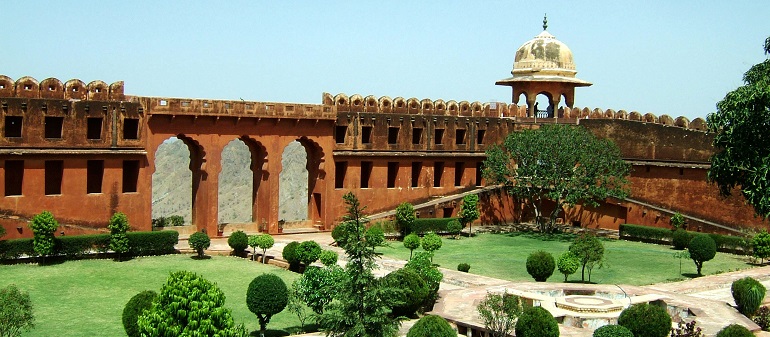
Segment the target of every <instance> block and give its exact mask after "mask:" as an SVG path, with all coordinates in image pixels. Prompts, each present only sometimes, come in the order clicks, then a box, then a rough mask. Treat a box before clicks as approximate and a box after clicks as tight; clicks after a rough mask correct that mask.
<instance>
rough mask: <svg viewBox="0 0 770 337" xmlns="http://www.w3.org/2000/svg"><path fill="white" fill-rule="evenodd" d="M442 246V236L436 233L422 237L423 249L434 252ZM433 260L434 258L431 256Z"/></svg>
mask: <svg viewBox="0 0 770 337" xmlns="http://www.w3.org/2000/svg"><path fill="white" fill-rule="evenodd" d="M439 248H441V237H440V236H438V234H436V233H428V234H426V235H425V237H423V238H422V249H425V251H426V252H429V253H431V254H432V253H433V252H435V251H437V250H439ZM431 260H432V258H431Z"/></svg>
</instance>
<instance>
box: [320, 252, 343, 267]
mask: <svg viewBox="0 0 770 337" xmlns="http://www.w3.org/2000/svg"><path fill="white" fill-rule="evenodd" d="M338 258H339V255H337V252H335V251H333V250H324V251H322V252H321V255H319V256H318V259H319V260H321V264H323V265H324V266H326V267H331V266H336V265H337V259H338Z"/></svg>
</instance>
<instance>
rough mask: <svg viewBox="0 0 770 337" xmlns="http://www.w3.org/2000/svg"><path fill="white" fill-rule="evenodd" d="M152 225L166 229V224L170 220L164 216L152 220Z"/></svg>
mask: <svg viewBox="0 0 770 337" xmlns="http://www.w3.org/2000/svg"><path fill="white" fill-rule="evenodd" d="M151 223H152V227H166V224H167V223H168V219H167V218H166V217H164V216H159V217H157V218H154V219H152V221H151Z"/></svg>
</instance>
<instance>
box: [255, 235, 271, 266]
mask: <svg viewBox="0 0 770 337" xmlns="http://www.w3.org/2000/svg"><path fill="white" fill-rule="evenodd" d="M274 244H275V240H274V239H273V237H272V236H271V235H270V234H259V235H252V236H249V246H250V247H251V248H253V249H254V254H252V258H253V257H254V256H256V255H257V248H259V249H262V263H267V258H266V254H267V250H268V249H270V248H273V245H274Z"/></svg>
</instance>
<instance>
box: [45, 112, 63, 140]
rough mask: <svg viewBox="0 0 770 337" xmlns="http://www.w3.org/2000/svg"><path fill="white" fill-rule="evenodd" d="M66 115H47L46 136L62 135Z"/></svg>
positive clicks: (57, 136) (55, 137)
mask: <svg viewBox="0 0 770 337" xmlns="http://www.w3.org/2000/svg"><path fill="white" fill-rule="evenodd" d="M63 125H64V117H46V118H45V138H49V139H60V138H61V136H62V126H63Z"/></svg>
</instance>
